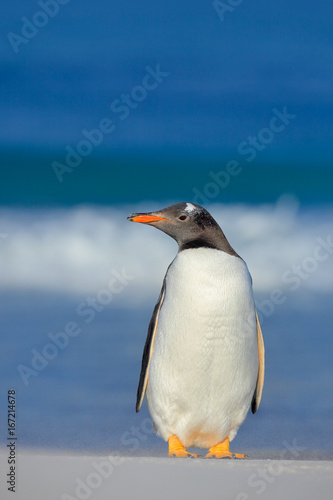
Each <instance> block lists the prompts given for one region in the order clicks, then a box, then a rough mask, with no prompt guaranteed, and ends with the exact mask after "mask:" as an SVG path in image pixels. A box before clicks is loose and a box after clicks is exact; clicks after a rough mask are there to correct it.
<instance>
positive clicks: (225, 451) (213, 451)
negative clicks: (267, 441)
mask: <svg viewBox="0 0 333 500" xmlns="http://www.w3.org/2000/svg"><path fill="white" fill-rule="evenodd" d="M206 458H228V459H234V458H236V459H244V458H245V459H248V458H249V457H248V456H247V455H243V454H242V453H231V452H230V451H229V438H226V439H225V440H224V441H222V442H221V443H218V444H217V445H215V446H212V447H211V448H210V449H209V452H208V453H207V455H206Z"/></svg>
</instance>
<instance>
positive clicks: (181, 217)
mask: <svg viewBox="0 0 333 500" xmlns="http://www.w3.org/2000/svg"><path fill="white" fill-rule="evenodd" d="M178 219H179V220H186V219H187V217H186V215H181V216H180V217H178Z"/></svg>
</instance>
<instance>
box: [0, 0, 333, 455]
mask: <svg viewBox="0 0 333 500" xmlns="http://www.w3.org/2000/svg"><path fill="white" fill-rule="evenodd" d="M41 3H43V2H31V1H30V0H29V1H22V0H20V1H19V0H13V1H12V2H10V3H9V4H8V5H6V9H5V12H4V13H3V16H2V19H1V39H2V43H1V44H0V55H1V64H0V90H1V91H0V115H1V118H2V120H1V121H0V167H1V179H0V207H1V208H0V299H1V300H0V310H1V318H2V328H1V339H2V341H3V346H4V349H2V350H1V353H0V356H1V365H0V366H1V368H0V371H1V382H0V384H1V385H0V387H1V390H0V410H1V413H2V417H1V419H2V421H5V415H4V413H5V412H6V405H5V401H6V394H7V391H8V389H9V388H11V387H15V389H16V390H17V404H18V435H19V440H20V446H22V447H42V448H53V449H54V448H61V449H71V450H73V449H75V450H114V449H121V450H123V451H127V452H134V451H140V450H144V449H156V448H159V447H160V448H161V447H162V446H163V444H162V442H161V441H160V440H159V439H158V438H155V437H154V436H153V435H152V433H151V432H149V420H147V419H148V418H149V414H148V412H147V408H146V407H145V408H144V409H143V410H142V413H140V414H139V415H138V416H136V415H135V413H134V401H135V393H136V384H137V379H138V373H139V368H140V361H141V352H142V347H143V344H144V340H145V335H146V328H147V324H148V321H149V318H150V314H151V310H152V308H153V305H154V302H155V300H156V298H157V296H158V293H159V289H160V285H161V282H162V279H163V275H164V272H165V269H166V267H167V265H168V264H169V262H170V261H171V259H172V258H173V256H174V253H175V251H176V249H175V246H174V243H173V242H172V241H171V240H170V239H168V238H166V237H165V236H164V235H162V234H159V233H156V232H155V233H154V232H153V230H152V229H151V228H146V227H136V226H134V225H132V226H130V225H129V224H127V222H126V215H128V214H129V213H131V212H133V211H146V210H153V209H156V208H161V207H163V206H165V205H167V204H168V203H171V202H176V201H195V202H198V203H200V204H203V205H205V206H206V207H207V208H208V209H209V210H210V211H211V212H212V213H213V215H214V216H215V217H216V219H217V220H218V221H219V222H220V224H221V226H222V227H223V229H224V231H225V233H226V234H227V236H228V238H229V239H230V241H231V243H232V245H233V246H234V247H235V248H236V250H237V251H238V252H239V253H240V254H241V255H242V256H243V257H244V259H245V260H246V262H247V263H248V265H249V268H250V270H251V272H252V276H253V280H254V290H255V295H256V300H257V305H258V309H259V311H260V314H261V317H262V320H263V331H264V335H265V342H266V349H267V376H266V385H265V392H264V397H263V402H262V407H261V408H260V410H259V412H258V414H257V415H255V416H254V417H250V416H249V418H248V419H247V421H246V423H245V424H244V426H243V427H242V428H241V429H240V431H239V435H238V436H237V438H236V439H237V442H238V446H239V449H241V448H248V449H252V448H254V449H262V448H274V449H282V448H283V447H284V446H285V445H284V444H283V443H284V441H285V440H287V441H288V442H292V441H293V439H296V441H297V443H298V444H299V446H301V447H303V448H305V449H307V450H310V451H311V450H326V451H327V450H328V451H331V450H332V448H333V446H332V432H331V427H330V420H329V419H331V417H332V403H331V394H332V373H331V368H330V359H329V354H330V352H331V349H332V340H331V333H330V329H331V297H332V292H333V290H332V271H333V269H332V256H331V253H330V250H331V246H330V241H331V240H330V238H331V235H332V184H333V183H332V181H333V178H332V176H333V173H332V111H333V109H332V108H333V101H332V92H331V82H332V76H333V65H332V59H331V54H332V48H333V47H332V45H333V37H332V30H331V19H332V14H333V12H332V5H331V4H330V3H329V2H325V1H323V0H321V1H319V2H316V5H315V7H314V4H313V2H310V1H309V0H305V1H300V0H296V1H294V2H292V3H290V2H287V1H286V0H281V1H280V2H279V3H278V4H274V3H267V2H266V3H263V2H261V1H259V0H255V1H253V2H240V3H239V5H238V6H237V7H234V8H233V9H232V10H230V11H228V12H227V13H226V14H225V16H224V19H223V20H222V21H221V16H219V15H218V13H217V12H216V10H215V9H214V6H213V2H208V3H207V2H201V1H195V2H193V1H191V2H189V1H188V0H184V1H183V2H175V1H173V0H171V1H169V2H167V3H165V4H161V3H156V2H152V1H151V0H146V1H144V2H141V3H137V2H134V1H132V0H129V1H128V2H126V4H124V3H122V2H120V1H114V2H111V3H110V2H107V1H106V0H97V1H95V2H94V3H91V2H88V1H87V0H83V1H81V2H79V3H78V2H75V1H74V0H70V1H69V2H67V4H65V5H58V7H59V9H58V10H57V7H54V9H55V10H56V12H55V11H54V13H53V14H52V15H51V14H48V15H47V16H46V17H45V14H42V17H41V15H40V14H38V12H41V10H43V9H42V7H41ZM51 3H52V2H51ZM52 5H53V6H54V5H55V4H54V3H53V4H52ZM44 12H45V9H44ZM38 16H39V17H38ZM43 19H44V21H45V20H46V21H47V22H46V24H45V26H39V27H38V28H36V24H38V23H39V25H40V24H43ZM31 23H32V24H31ZM34 23H35V25H34ZM15 36H16V38H15ZM13 37H14V38H13ZM17 37H21V38H17ZM22 37H23V39H24V40H25V41H24V40H23V41H22ZM15 40H16V41H15ZM149 75H150V76H149ZM153 75H154V76H153ZM155 84H156V85H155ZM111 122H112V123H111ZM111 129H112V130H111ZM318 248H319V250H318ZM295 266H296V267H295ZM122 272H124V273H125V276H126V275H128V276H131V277H132V279H130V278H128V283H126V286H125V285H124V284H122V283H121V284H122V286H124V288H123V289H121V293H118V294H114V296H113V297H112V300H111V301H109V303H107V302H108V298H110V296H109V295H108V293H107V292H101V290H104V289H105V288H107V283H109V282H110V279H113V278H115V276H118V275H119V273H120V274H121V273H122ZM112 273H113V274H112ZM114 273H116V275H115V274H114ZM117 273H118V275H117ZM126 273H127V274H126ZM297 273H300V274H297ZM276 290H279V291H280V295H279V296H280V297H282V299H281V300H282V302H281V303H279V304H277V303H274V302H273V300H272V297H276V296H277V295H276V294H275V295H274V291H276ZM98 293H99V294H100V295H99V298H100V300H101V301H103V300H104V301H105V302H106V304H105V307H104V306H103V308H101V307H102V306H101V302H99V306H98V307H99V308H100V310H99V311H95V315H94V317H93V316H92V313H91V312H90V313H89V312H87V309H88V306H87V305H86V301H87V298H89V297H90V298H91V297H92V298H94V297H97V294H98ZM103 293H104V295H103ZM105 293H106V295H105ZM272 293H273V296H272ZM103 297H104V299H103ZM82 304H83V305H82ZM78 307H81V309H79V312H78ZM80 311H81V315H80ZM82 313H83V314H82ZM89 318H91V322H90V323H86V321H85V320H87V319H89ZM68 322H75V323H77V324H78V328H80V329H81V331H80V333H78V334H77V335H76V336H73V337H72V338H70V340H69V342H68V345H66V346H64V348H63V349H61V348H60V347H58V350H57V351H56V350H55V348H54V347H53V348H52V347H51V348H50V349H51V350H50V356H51V357H52V353H53V354H54V358H53V359H49V361H48V363H47V365H46V366H45V367H42V365H43V363H44V362H43V361H39V362H40V363H41V365H40V368H41V369H40V371H38V370H37V373H34V374H31V373H30V376H29V377H28V379H27V380H26V381H28V383H27V385H25V384H24V380H23V378H24V377H23V378H22V376H20V373H19V370H18V366H19V365H24V366H25V367H28V368H29V367H30V368H32V364H31V363H32V359H33V357H34V356H37V357H38V354H36V352H37V353H41V352H42V351H43V349H44V348H45V346H46V345H47V344H49V343H50V342H51V337H52V335H55V334H57V333H59V332H62V331H63V329H64V328H65V326H66V325H67V323H68ZM49 334H51V337H50V336H49ZM51 343H52V342H51ZM52 349H53V350H52ZM36 359H37V358H36ZM36 362H37V363H38V361H36ZM34 371H35V372H36V370H34ZM21 372H22V369H21ZM26 373H27V372H26ZM137 428H139V430H138V429H137ZM1 436H2V438H1V439H4V438H5V434H4V433H3V432H1Z"/></svg>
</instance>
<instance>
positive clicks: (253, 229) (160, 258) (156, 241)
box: [0, 196, 333, 306]
mask: <svg viewBox="0 0 333 500" xmlns="http://www.w3.org/2000/svg"><path fill="white" fill-rule="evenodd" d="M158 208H161V204H160V203H155V204H152V203H149V204H145V205H142V204H141V205H140V206H139V205H135V206H130V207H129V206H121V207H110V208H102V207H92V206H77V207H75V208H70V209H44V210H42V209H13V208H1V209H0V276H1V279H0V289H1V291H4V290H18V289H20V290H22V289H23V290H37V291H48V292H60V293H70V294H74V295H79V296H84V295H91V294H94V295H96V294H98V293H103V292H102V291H103V290H110V286H111V285H110V283H112V282H114V280H115V279H118V278H119V276H123V278H119V280H120V283H121V285H122V286H121V287H120V286H119V287H118V291H122V293H118V292H117V297H116V299H115V301H114V303H117V305H118V306H123V305H126V304H128V305H131V306H135V305H137V306H140V305H142V304H143V303H144V302H145V300H146V299H147V298H149V299H152V298H154V297H155V298H157V296H158V293H159V290H160V286H161V283H162V279H163V276H164V273H165V270H166V268H167V266H168V264H169V263H170V262H171V260H172V259H173V258H174V256H175V254H176V252H177V247H176V244H175V242H174V241H173V240H172V239H171V238H169V237H167V236H166V235H165V234H163V233H162V232H160V231H156V230H155V229H154V228H150V227H145V226H142V225H139V224H138V225H136V224H129V223H128V222H127V221H126V216H127V215H128V214H129V213H131V212H136V211H150V210H154V209H158ZM207 208H208V210H209V211H210V212H211V213H212V215H213V216H214V217H215V219H216V220H217V221H218V222H219V224H220V225H221V227H222V229H223V231H224V232H225V234H226V236H227V238H228V239H229V241H230V243H231V245H232V246H233V247H234V248H235V249H236V251H237V252H238V253H239V254H240V255H241V256H242V257H243V258H244V260H245V261H246V262H247V264H248V267H249V269H250V272H251V275H252V278H253V284H254V291H255V294H256V293H257V294H260V295H270V294H272V293H274V290H275V289H279V290H281V291H283V292H285V291H286V290H289V291H293V292H296V291H298V290H303V289H304V290H311V291H313V292H320V293H329V292H332V291H333V280H332V276H333V248H332V242H333V224H332V212H333V209H332V207H331V206H326V207H320V208H319V207H312V208H306V209H304V208H301V207H300V206H299V203H298V200H297V199H295V198H293V197H292V196H283V197H281V198H280V199H279V200H278V202H277V203H276V204H267V205H256V206H253V205H222V204H211V205H210V206H207ZM115 276H116V278H115ZM117 277H118V278H117ZM111 289H112V286H111ZM115 293H116V292H115ZM105 300H106V299H105Z"/></svg>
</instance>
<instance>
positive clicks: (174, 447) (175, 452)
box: [168, 436, 198, 458]
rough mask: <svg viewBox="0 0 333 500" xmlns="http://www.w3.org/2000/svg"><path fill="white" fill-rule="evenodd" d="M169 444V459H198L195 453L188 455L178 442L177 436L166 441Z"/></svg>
mask: <svg viewBox="0 0 333 500" xmlns="http://www.w3.org/2000/svg"><path fill="white" fill-rule="evenodd" d="M168 443H169V457H178V458H198V455H196V454H195V453H190V452H189V451H186V448H184V446H183V445H182V443H181V442H180V441H179V439H178V438H177V436H171V437H170V438H169V439H168Z"/></svg>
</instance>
